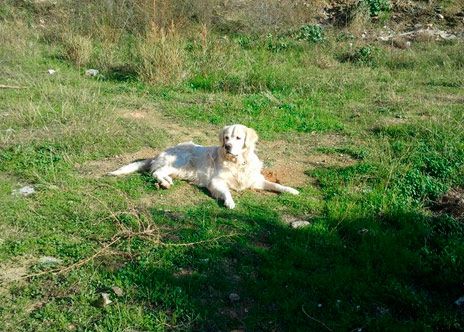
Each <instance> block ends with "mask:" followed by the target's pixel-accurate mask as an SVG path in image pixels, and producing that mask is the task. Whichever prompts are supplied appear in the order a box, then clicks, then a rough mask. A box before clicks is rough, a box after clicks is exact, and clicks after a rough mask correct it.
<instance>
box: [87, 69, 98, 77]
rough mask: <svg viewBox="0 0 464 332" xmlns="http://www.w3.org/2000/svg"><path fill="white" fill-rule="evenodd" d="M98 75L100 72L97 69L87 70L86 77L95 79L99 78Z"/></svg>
mask: <svg viewBox="0 0 464 332" xmlns="http://www.w3.org/2000/svg"><path fill="white" fill-rule="evenodd" d="M98 73H99V71H98V70H97V69H87V70H86V71H85V76H92V77H94V76H97V75H98Z"/></svg>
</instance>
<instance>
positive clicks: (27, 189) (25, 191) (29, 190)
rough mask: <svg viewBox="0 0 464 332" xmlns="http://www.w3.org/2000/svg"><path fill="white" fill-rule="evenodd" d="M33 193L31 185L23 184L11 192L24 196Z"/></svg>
mask: <svg viewBox="0 0 464 332" xmlns="http://www.w3.org/2000/svg"><path fill="white" fill-rule="evenodd" d="M34 193H35V189H34V187H32V186H24V187H22V188H19V189H15V190H13V192H12V194H13V195H14V196H24V197H26V196H29V195H32V194H34Z"/></svg>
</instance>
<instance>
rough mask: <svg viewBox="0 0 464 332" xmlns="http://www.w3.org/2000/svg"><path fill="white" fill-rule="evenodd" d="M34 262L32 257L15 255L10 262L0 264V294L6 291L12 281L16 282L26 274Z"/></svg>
mask: <svg viewBox="0 0 464 332" xmlns="http://www.w3.org/2000/svg"><path fill="white" fill-rule="evenodd" d="M34 262H35V260H34V258H32V257H17V258H15V259H14V260H12V261H10V262H5V263H2V264H0V294H2V293H4V292H6V291H8V288H9V286H10V285H11V284H12V283H17V282H18V280H21V278H22V277H24V276H26V275H27V271H28V269H29V267H30V266H31V265H32V264H33V263H34Z"/></svg>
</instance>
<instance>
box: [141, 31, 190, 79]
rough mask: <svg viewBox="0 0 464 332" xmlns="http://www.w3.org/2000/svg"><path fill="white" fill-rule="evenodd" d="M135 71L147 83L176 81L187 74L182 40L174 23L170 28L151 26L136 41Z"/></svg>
mask: <svg viewBox="0 0 464 332" xmlns="http://www.w3.org/2000/svg"><path fill="white" fill-rule="evenodd" d="M137 56H138V58H139V61H138V66H137V69H136V71H137V73H138V75H139V77H140V78H141V79H142V80H144V81H145V82H148V83H168V82H171V83H176V82H179V81H180V80H181V79H182V78H183V77H185V76H186V75H187V72H186V70H187V68H186V65H185V64H186V60H185V51H184V49H183V42H182V39H181V38H180V36H179V35H178V34H177V32H176V30H175V27H174V25H172V26H171V28H170V29H168V30H165V29H164V28H158V27H156V26H153V27H152V29H151V31H150V32H149V33H148V34H147V36H146V37H145V38H144V39H142V40H141V41H139V42H138V43H137Z"/></svg>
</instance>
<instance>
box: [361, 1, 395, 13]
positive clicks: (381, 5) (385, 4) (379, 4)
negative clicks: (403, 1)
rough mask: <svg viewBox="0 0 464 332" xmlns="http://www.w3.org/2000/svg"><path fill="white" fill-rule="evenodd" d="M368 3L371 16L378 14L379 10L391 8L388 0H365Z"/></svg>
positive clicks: (383, 10)
mask: <svg viewBox="0 0 464 332" xmlns="http://www.w3.org/2000/svg"><path fill="white" fill-rule="evenodd" d="M365 1H366V2H367V4H368V5H369V11H370V14H371V16H378V15H379V14H380V13H381V12H386V11H390V10H391V3H390V0H365Z"/></svg>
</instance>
